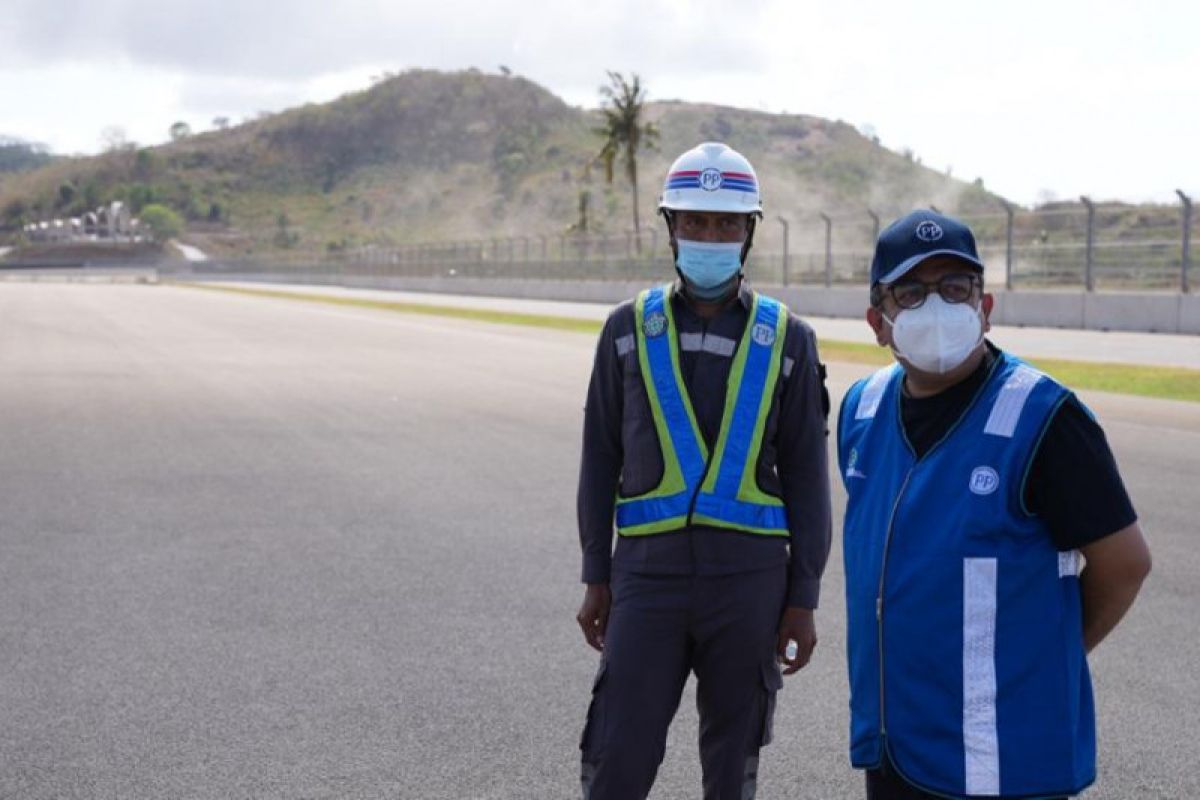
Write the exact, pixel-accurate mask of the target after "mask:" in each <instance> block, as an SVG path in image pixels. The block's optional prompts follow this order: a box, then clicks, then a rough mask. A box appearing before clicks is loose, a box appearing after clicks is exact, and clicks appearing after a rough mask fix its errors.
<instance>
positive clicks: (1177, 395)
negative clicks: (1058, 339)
mask: <svg viewBox="0 0 1200 800" xmlns="http://www.w3.org/2000/svg"><path fill="white" fill-rule="evenodd" d="M1030 363H1032V364H1033V365H1034V366H1036V367H1037V368H1038V369H1040V370H1042V371H1043V372H1045V373H1046V374H1048V375H1053V376H1054V378H1055V380H1057V381H1059V382H1060V383H1062V384H1065V385H1066V386H1069V387H1071V388H1072V389H1091V390H1093V391H1097V392H1113V393H1115V394H1134V395H1140V396H1142V397H1159V398H1165V399H1167V400H1186V401H1188V402H1191V403H1200V370H1194V369H1185V368H1184V367H1149V366H1147V367H1143V366H1138V365H1136V364H1110V363H1099V362H1095V363H1094V362H1090V361H1059V360H1057V359H1048V358H1047V359H1037V360H1033V359H1031V360H1030Z"/></svg>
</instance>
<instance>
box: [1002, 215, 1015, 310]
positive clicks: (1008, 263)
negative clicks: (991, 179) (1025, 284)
mask: <svg viewBox="0 0 1200 800" xmlns="http://www.w3.org/2000/svg"><path fill="white" fill-rule="evenodd" d="M1000 202H1001V203H1003V204H1004V213H1005V214H1006V215H1007V216H1008V222H1007V223H1006V227H1005V230H1004V288H1005V289H1008V290H1010V291H1011V290H1012V287H1013V270H1014V269H1015V268H1016V264H1014V263H1013V215H1014V213H1015V212H1014V210H1013V207H1012V203H1009V202H1007V201H1005V200H1001V201H1000Z"/></svg>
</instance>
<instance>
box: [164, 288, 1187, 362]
mask: <svg viewBox="0 0 1200 800" xmlns="http://www.w3.org/2000/svg"><path fill="white" fill-rule="evenodd" d="M176 277H178V278H179V279H182V280H201V281H203V280H230V281H261V282H266V283H295V282H299V283H311V284H329V285H336V286H347V287H354V288H361V289H393V290H396V291H405V292H436V293H439V294H462V295H476V296H484V297H513V298H522V299H530V300H563V301H574V302H585V303H588V302H590V303H619V302H620V301H622V300H626V299H628V298H630V297H633V296H634V295H635V294H637V293H638V291H640V290H641V289H643V288H645V287H646V286H647V285H649V284H648V282H646V281H582V280H580V281H571V280H523V279H519V278H470V277H461V276H448V275H443V276H428V277H418V276H400V275H392V276H380V275H376V276H371V275H345V276H339V275H337V274H336V273H330V274H324V275H319V274H311V273H308V272H305V273H303V274H297V275H288V274H287V273H281V272H272V273H236V272H231V271H225V272H213V273H203V272H198V271H197V272H194V273H191V274H178V275H177V276H176ZM666 278H667V276H664V280H666ZM757 285H758V286H759V287H760V288H762V290H763V291H765V292H767V293H768V294H771V295H773V296H775V297H778V298H779V299H780V300H782V301H783V302H785V303H787V305H788V306H789V307H790V308H792V309H794V310H795V311H796V312H797V313H799V314H805V315H809V316H821V317H842V318H851V319H857V318H860V317H862V315H863V314H864V312H865V311H866V308H867V303H868V297H867V287H866V286H865V285H864V286H862V287H847V286H835V287H832V288H828V289H827V288H825V287H824V286H820V285H807V284H801V285H791V286H786V287H785V286H772V285H769V284H757ZM992 294H993V295H994V296H995V298H996V308H995V311H994V312H993V315H992V321H993V322H994V323H995V324H997V325H1017V326H1030V327H1045V328H1070V329H1075V330H1081V329H1091V330H1108V331H1142V332H1151V333H1186V334H1200V296H1198V295H1194V294H1187V295H1184V294H1179V293H1163V292H1085V291H1076V290H1061V289H1060V290H1045V291H1032V290H1024V289H1022V290H1014V291H1006V290H1003V289H1000V290H996V291H993V292H992ZM1198 344H1200V343H1198Z"/></svg>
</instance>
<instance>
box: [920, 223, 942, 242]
mask: <svg viewBox="0 0 1200 800" xmlns="http://www.w3.org/2000/svg"><path fill="white" fill-rule="evenodd" d="M916 233H917V238H918V239H920V240H921V241H922V242H936V241H937V240H938V239H940V238H942V234H943V231H942V226H941V225H938V224H937V223H936V222H934V221H933V220H931V219H927V220H925V221H924V222H922V223H921V224H920V225H918V226H917V231H916Z"/></svg>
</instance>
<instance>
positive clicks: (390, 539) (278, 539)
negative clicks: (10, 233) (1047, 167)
mask: <svg viewBox="0 0 1200 800" xmlns="http://www.w3.org/2000/svg"><path fill="white" fill-rule="evenodd" d="M593 347H594V342H593V339H592V337H591V336H587V335H581V334H572V333H562V332H555V331H547V330H540V329H534V328H517V327H503V326H497V325H489V324H484V323H469V322H464V321H461V320H452V319H440V318H434V317H428V316H416V315H413V316H407V315H403V314H396V313H389V312H383V311H373V310H368V309H358V308H346V307H326V306H321V305H316V304H310V303H301V302H295V301H290V300H280V299H269V298H257V297H247V296H239V295H232V294H225V293H217V292H207V291H198V290H194V289H189V288H174V287H149V286H81V285H61V284H38V285H23V284H9V285H5V286H4V287H3V288H0V713H2V715H3V716H2V717H0V719H2V720H3V724H2V725H0V798H13V799H14V800H25V799H26V798H30V799H33V798H201V797H203V798H260V797H261V798H343V797H346V798H421V799H422V800H424V799H426V798H429V799H432V798H454V799H456V800H462V799H465V798H568V797H574V796H577V794H578V789H577V756H578V751H577V749H576V745H577V741H578V736H579V730H580V726H581V723H582V720H583V715H584V711H585V707H586V699H587V691H588V687H589V684H590V679H591V676H592V673H593V671H594V668H595V665H596V657H595V655H594V654H593V653H592V652H591V651H590V650H588V649H587V648H586V647H585V646H584V644H583V642H582V638H581V636H580V634H579V632H578V630H577V629H576V627H575V624H574V622H573V619H572V617H573V614H574V611H575V609H576V606H577V603H578V601H579V599H580V596H581V588H580V586H579V584H578V582H577V580H578V570H579V559H578V555H577V549H578V548H577V544H576V539H575V519H574V493H575V479H576V474H577V468H578V464H577V460H578V447H579V433H580V422H581V410H582V404H583V396H584V389H585V386H586V381H587V375H588V370H589V368H590V361H591V356H592V350H593ZM865 369H866V368H865V367H862V366H856V365H839V364H834V365H831V389H832V391H833V392H834V394H835V397H836V396H840V394H841V393H842V392H843V391H844V390H845V387H846V386H847V385H848V383H849V382H850V381H851V380H852V379H853V378H854V377H856V376H857V375H860V374H862V372H863V371H864V370H865ZM1084 397H1085V400H1087V402H1088V403H1089V404H1090V405H1091V406H1092V408H1093V409H1094V410H1095V411H1096V412H1097V413H1098V414H1099V416H1100V418H1101V420H1102V422H1103V423H1104V425H1105V427H1106V429H1107V430H1108V432H1109V435H1110V439H1111V441H1112V443H1113V446H1114V449H1115V450H1116V453H1117V456H1118V460H1119V462H1120V463H1121V465H1122V468H1123V471H1124V473H1125V476H1126V479H1127V482H1128V485H1129V488H1130V491H1131V493H1132V495H1133V497H1134V500H1135V503H1136V505H1137V507H1138V509H1139V511H1140V513H1141V515H1142V523H1143V526H1144V528H1145V530H1146V532H1147V535H1148V537H1149V539H1150V541H1151V546H1152V548H1153V550H1154V554H1155V571H1154V574H1153V575H1152V576H1151V578H1150V580H1149V582H1148V584H1147V585H1146V588H1145V590H1144V592H1143V596H1142V598H1141V600H1140V602H1139V604H1138V605H1137V606H1136V607H1135V609H1134V611H1133V612H1132V614H1131V616H1130V617H1129V618H1128V619H1127V620H1126V623H1125V624H1124V625H1123V627H1122V628H1120V629H1119V630H1118V631H1117V632H1116V633H1115V634H1114V636H1113V638H1112V639H1111V640H1109V641H1108V642H1105V643H1104V644H1103V645H1102V646H1101V648H1100V649H1099V650H1098V652H1097V653H1096V654H1094V657H1093V670H1094V675H1095V683H1096V686H1097V693H1098V696H1099V706H1100V750H1101V758H1100V779H1099V783H1098V785H1097V787H1096V788H1095V789H1094V790H1092V791H1091V792H1088V793H1087V794H1086V796H1087V797H1095V798H1132V797H1139V798H1140V797H1150V798H1186V797H1196V796H1200V776H1198V775H1197V765H1198V764H1200V743H1198V737H1200V669H1198V668H1197V664H1200V625H1198V624H1197V617H1196V609H1197V607H1198V602H1197V601H1198V600H1200V548H1198V547H1197V542H1196V535H1197V529H1198V526H1197V523H1196V520H1197V519H1200V456H1198V454H1200V405H1197V404H1186V403H1177V402H1168V401H1155V400H1147V399H1141V398H1129V397H1118V396H1114V395H1102V394H1090V393H1089V394H1085V395H1084ZM835 485H836V484H835ZM836 492H837V494H836V496H835V508H840V507H841V506H842V503H843V501H844V497H843V496H842V494H841V491H840V488H838V489H836ZM837 522H838V524H839V525H840V519H839V520H838V521H837ZM835 542H836V535H835ZM841 592H842V577H841V569H840V551H839V550H838V548H837V546H836V544H835V549H834V554H833V556H832V558H831V561H830V567H829V569H828V571H827V579H826V581H825V588H824V593H823V598H824V602H823V605H822V608H821V610H820V612H819V614H818V625H819V630H820V635H821V643H820V645H819V647H818V650H817V653H816V656H815V659H814V662H813V664H812V665H811V666H810V667H809V668H808V669H806V670H804V671H803V672H802V673H800V674H799V675H796V676H793V677H792V678H790V679H789V681H788V684H787V688H786V689H785V690H784V692H783V695H782V698H781V702H780V710H779V716H778V721H777V724H776V741H775V743H774V744H772V745H771V746H770V747H769V748H768V749H767V750H765V751H764V758H763V765H762V779H761V783H760V791H759V797H760V798H766V799H767V800H774V799H775V798H820V799H821V800H828V799H829V798H849V797H858V796H861V783H860V778H859V777H858V775H856V774H854V773H852V772H851V770H850V769H849V767H848V766H847V763H846V755H845V747H846V741H845V738H846V682H845V678H844V672H843V663H842V658H843V650H844V640H843V636H842V624H843V616H842V612H841ZM695 739H696V717H695V712H694V706H693V702H692V692H691V688H690V686H689V689H688V690H687V693H686V695H685V699H684V702H683V705H682V707H681V710H680V714H679V716H678V717H677V719H676V722H675V725H674V727H673V729H672V734H671V739H670V743H669V747H668V755H667V759H666V761H665V762H664V764H663V767H662V770H661V772H660V779H659V783H658V786H657V788H656V790H655V792H654V794H653V797H654V798H694V797H697V796H698V786H699V768H698V765H697V763H696V755H695Z"/></svg>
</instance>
